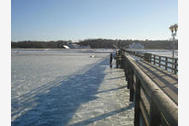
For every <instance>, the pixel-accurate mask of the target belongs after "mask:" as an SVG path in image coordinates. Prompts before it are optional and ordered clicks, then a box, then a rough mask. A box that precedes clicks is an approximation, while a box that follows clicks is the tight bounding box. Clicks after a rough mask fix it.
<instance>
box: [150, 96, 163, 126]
mask: <svg viewBox="0 0 189 126" xmlns="http://www.w3.org/2000/svg"><path fill="white" fill-rule="evenodd" d="M153 100H154V98H153V93H152V96H151V102H150V126H159V125H160V124H161V115H160V112H159V111H158V108H157V106H156V104H155V103H154V101H153Z"/></svg>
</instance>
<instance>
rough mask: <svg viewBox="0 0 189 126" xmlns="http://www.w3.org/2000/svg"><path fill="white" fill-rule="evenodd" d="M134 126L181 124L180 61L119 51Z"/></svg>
mask: <svg viewBox="0 0 189 126" xmlns="http://www.w3.org/2000/svg"><path fill="white" fill-rule="evenodd" d="M119 51H120V52H121V53H120V55H121V57H122V59H121V68H122V69H124V71H125V76H126V80H127V82H128V86H127V88H129V89H130V101H133V102H134V103H135V109H134V110H135V116H134V125H135V126H140V125H142V126H160V125H161V126H177V125H178V76H177V72H178V63H177V62H178V59H177V58H169V57H165V56H158V55H153V54H149V53H139V52H133V51H127V50H124V49H120V50H119Z"/></svg>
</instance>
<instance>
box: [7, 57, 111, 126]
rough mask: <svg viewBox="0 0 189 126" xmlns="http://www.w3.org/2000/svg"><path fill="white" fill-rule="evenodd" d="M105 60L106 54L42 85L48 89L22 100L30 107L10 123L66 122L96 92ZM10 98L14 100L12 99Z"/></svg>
mask: <svg viewBox="0 0 189 126" xmlns="http://www.w3.org/2000/svg"><path fill="white" fill-rule="evenodd" d="M107 64H108V59H107V58H106V59H105V60H103V61H101V62H100V63H98V64H96V65H94V66H93V67H92V68H91V69H89V70H88V71H86V72H85V73H83V74H77V75H74V76H73V77H70V78H69V79H68V80H63V81H61V82H60V83H61V84H60V85H58V86H57V85H55V86H54V87H50V88H46V90H48V92H47V93H44V92H43V93H39V94H37V95H35V96H34V97H32V99H34V100H33V102H30V101H27V100H26V103H23V104H24V105H25V108H27V109H30V110H28V111H26V112H25V113H24V114H22V115H21V116H20V117H18V118H16V119H15V120H14V121H12V122H11V125H12V126H41V125H46V126H59V125H61V126H62V125H64V126H65V125H67V124H68V122H69V120H70V119H72V116H73V115H74V113H75V112H76V110H77V109H78V108H79V106H80V105H81V104H83V103H87V102H89V101H91V100H94V99H96V96H95V94H97V93H98V92H97V91H98V88H99V86H100V84H101V82H102V81H103V80H104V76H105V73H104V70H105V68H106V65H107ZM55 81H56V80H55ZM41 90H42V89H41ZM35 93H38V92H35ZM12 102H14V103H15V104H17V103H16V102H15V101H12ZM14 103H12V104H14ZM31 104H33V105H31Z"/></svg>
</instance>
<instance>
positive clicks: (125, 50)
mask: <svg viewBox="0 0 189 126" xmlns="http://www.w3.org/2000/svg"><path fill="white" fill-rule="evenodd" d="M120 49H121V50H123V51H124V52H139V51H134V50H133V51H131V50H127V49H123V48H120ZM140 53H141V54H145V53H146V54H151V55H153V56H158V57H165V58H169V59H176V60H178V58H177V57H175V58H173V57H169V56H163V55H157V54H153V53H148V52H140Z"/></svg>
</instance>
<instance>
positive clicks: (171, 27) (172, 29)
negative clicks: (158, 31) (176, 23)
mask: <svg viewBox="0 0 189 126" xmlns="http://www.w3.org/2000/svg"><path fill="white" fill-rule="evenodd" d="M169 29H170V30H171V32H172V33H173V31H174V28H173V25H171V26H170V27H169Z"/></svg>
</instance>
